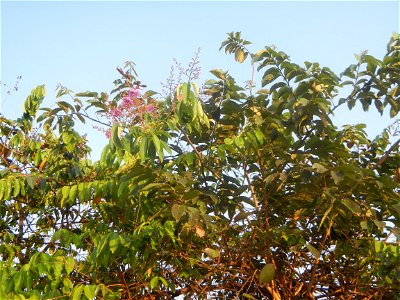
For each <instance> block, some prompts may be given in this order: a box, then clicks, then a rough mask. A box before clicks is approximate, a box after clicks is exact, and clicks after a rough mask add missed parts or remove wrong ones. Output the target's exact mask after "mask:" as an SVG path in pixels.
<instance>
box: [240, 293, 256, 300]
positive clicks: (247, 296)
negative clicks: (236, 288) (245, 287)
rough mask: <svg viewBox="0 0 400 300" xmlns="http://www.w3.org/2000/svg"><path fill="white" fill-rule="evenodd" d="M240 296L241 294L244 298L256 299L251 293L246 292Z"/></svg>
mask: <svg viewBox="0 0 400 300" xmlns="http://www.w3.org/2000/svg"><path fill="white" fill-rule="evenodd" d="M242 296H243V297H244V298H246V299H250V300H257V298H255V297H253V296H252V295H250V294H247V293H243V294H242Z"/></svg>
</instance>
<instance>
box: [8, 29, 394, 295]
mask: <svg viewBox="0 0 400 300" xmlns="http://www.w3.org/2000/svg"><path fill="white" fill-rule="evenodd" d="M250 44H251V43H250V42H249V41H246V40H245V39H243V38H242V37H241V35H240V33H238V32H237V33H234V32H232V33H229V34H228V37H227V40H225V41H224V42H223V43H222V45H221V49H223V50H225V52H226V53H228V54H233V55H234V59H235V60H236V61H237V62H239V63H243V62H247V63H249V65H250V66H249V67H250V70H251V72H252V78H250V80H249V81H248V83H247V85H246V86H244V87H242V86H240V85H238V83H237V82H236V81H235V79H234V78H233V77H232V75H231V74H229V73H228V72H225V71H223V70H220V69H214V70H212V71H211V73H212V75H213V76H214V79H211V80H208V81H207V82H205V84H204V86H203V88H201V89H199V88H198V85H197V84H196V83H195V82H194V81H195V78H196V76H195V75H196V74H195V73H196V64H195V63H193V64H192V65H191V66H190V67H189V69H188V72H186V75H187V78H185V81H184V82H177V83H176V84H175V83H173V81H170V82H169V83H170V84H169V91H168V93H166V95H164V96H165V97H162V98H161V97H158V94H157V93H155V92H153V91H151V90H148V89H147V87H146V86H145V85H144V84H142V83H141V82H140V81H139V79H138V75H137V74H136V71H135V64H133V63H132V62H127V63H126V65H125V66H124V68H118V69H117V70H118V73H119V75H120V78H118V79H117V80H115V81H114V84H115V89H114V90H112V92H111V93H109V94H108V93H106V92H101V93H97V92H81V93H74V92H72V91H71V90H69V89H67V88H65V87H60V88H59V90H58V94H57V99H56V101H55V104H54V106H53V107H51V108H42V107H41V102H42V100H43V99H44V97H45V94H46V91H45V87H44V86H38V87H36V88H34V89H33V90H32V92H31V94H30V95H29V96H28V97H27V99H26V101H25V104H24V110H23V114H22V116H21V117H20V118H18V119H16V120H11V119H8V118H6V117H4V116H0V119H1V123H0V131H1V134H0V216H1V218H0V298H1V299H173V298H175V297H177V299H206V298H215V299H234V298H237V299H239V298H240V299H274V300H278V299H399V296H398V295H399V294H400V244H399V239H400V194H399V191H400V189H399V188H400V184H399V182H400V155H399V152H398V151H399V143H400V139H398V138H399V137H398V135H399V127H398V125H399V122H398V120H397V121H394V123H393V125H392V126H390V127H388V128H386V129H385V130H384V131H383V132H382V134H381V135H379V136H377V137H374V138H370V137H368V135H367V133H366V131H365V125H363V124H358V125H345V126H343V127H340V128H339V127H338V126H335V124H334V122H333V121H332V116H333V114H334V112H335V111H336V109H337V108H338V107H340V106H344V105H347V106H348V108H349V109H352V108H353V107H354V106H356V105H361V106H362V108H363V109H364V110H368V109H369V108H370V107H372V108H373V107H375V108H376V109H377V112H378V113H380V114H381V115H382V114H387V113H389V114H390V117H392V118H395V117H396V116H397V115H398V112H399V109H400V89H399V82H400V38H399V35H397V34H394V35H393V37H392V38H391V39H390V41H389V43H388V45H387V53H386V55H385V56H384V57H383V58H382V59H377V58H375V57H373V56H371V55H368V54H367V53H366V52H363V53H361V54H360V55H358V56H356V59H357V61H356V62H355V64H352V65H350V66H349V67H348V68H346V70H344V72H343V73H341V74H339V75H338V74H335V73H334V72H332V71H331V70H330V69H329V68H327V67H323V66H320V65H319V64H318V63H312V62H304V64H301V65H299V64H296V63H294V62H292V61H291V60H290V58H289V56H288V55H287V54H285V53H284V52H282V51H278V50H277V49H276V48H275V47H265V48H264V49H262V50H260V51H258V52H256V53H253V52H251V51H250V50H249V47H250ZM255 72H261V74H262V80H261V83H260V84H259V86H260V87H261V88H257V86H258V85H257V84H256V83H255V80H254V74H255ZM186 79H187V80H186ZM370 113H371V114H372V113H376V112H374V111H373V112H370ZM79 122H83V123H85V122H95V124H96V126H98V128H99V130H103V131H104V134H106V135H107V136H108V137H109V143H108V144H107V145H106V146H105V147H104V149H103V151H102V154H101V158H100V159H99V160H98V161H95V162H93V161H91V159H90V153H91V150H90V148H89V147H88V141H87V138H86V136H84V135H82V134H80V133H79V132H78V130H77V127H76V125H77V124H78V123H79ZM396 136H397V137H396ZM396 138H397V140H396Z"/></svg>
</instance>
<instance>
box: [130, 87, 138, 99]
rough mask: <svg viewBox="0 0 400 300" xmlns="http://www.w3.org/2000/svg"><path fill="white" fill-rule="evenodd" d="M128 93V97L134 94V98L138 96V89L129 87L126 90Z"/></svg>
mask: <svg viewBox="0 0 400 300" xmlns="http://www.w3.org/2000/svg"><path fill="white" fill-rule="evenodd" d="M128 95H129V98H130V97H132V96H134V97H135V98H138V97H140V93H139V90H137V89H130V90H129V92H128Z"/></svg>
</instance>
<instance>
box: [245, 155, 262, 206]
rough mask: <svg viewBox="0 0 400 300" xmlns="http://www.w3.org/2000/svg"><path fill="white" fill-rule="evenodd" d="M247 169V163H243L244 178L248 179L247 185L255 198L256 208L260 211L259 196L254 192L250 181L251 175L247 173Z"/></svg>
mask: <svg viewBox="0 0 400 300" xmlns="http://www.w3.org/2000/svg"><path fill="white" fill-rule="evenodd" d="M246 167H247V165H246V162H244V163H243V171H244V176H245V177H246V181H247V184H248V185H249V187H250V192H251V196H252V198H253V202H254V206H255V207H256V209H258V200H257V195H256V193H255V191H254V186H253V185H252V184H251V180H250V177H249V174H248V173H247V171H246Z"/></svg>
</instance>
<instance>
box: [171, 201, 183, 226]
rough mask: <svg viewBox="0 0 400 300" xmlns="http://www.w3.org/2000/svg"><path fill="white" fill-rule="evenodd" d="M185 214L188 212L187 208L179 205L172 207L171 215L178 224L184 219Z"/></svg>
mask: <svg viewBox="0 0 400 300" xmlns="http://www.w3.org/2000/svg"><path fill="white" fill-rule="evenodd" d="M185 212H186V206H184V205H179V204H174V205H172V208H171V213H172V216H173V217H174V218H175V220H176V221H177V222H179V220H180V219H181V218H182V217H183V215H184V214H185Z"/></svg>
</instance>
